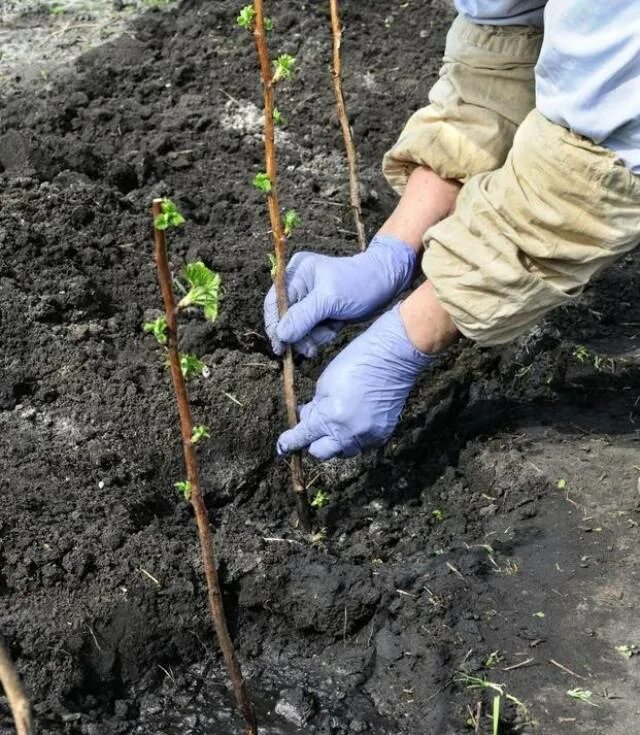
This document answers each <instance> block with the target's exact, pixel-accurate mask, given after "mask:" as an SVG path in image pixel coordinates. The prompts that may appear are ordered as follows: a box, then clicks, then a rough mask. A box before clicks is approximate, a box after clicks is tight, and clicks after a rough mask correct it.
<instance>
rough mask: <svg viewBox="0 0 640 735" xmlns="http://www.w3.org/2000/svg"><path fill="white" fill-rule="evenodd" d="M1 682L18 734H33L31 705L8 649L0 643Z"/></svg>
mask: <svg viewBox="0 0 640 735" xmlns="http://www.w3.org/2000/svg"><path fill="white" fill-rule="evenodd" d="M0 684H2V688H3V689H4V692H5V694H6V695H7V700H8V702H9V708H10V709H11V714H12V715H13V721H14V723H15V726H16V733H17V735H32V733H33V724H32V722H31V707H30V705H29V700H28V699H27V697H26V695H25V693H24V689H23V688H22V682H21V681H20V677H19V676H18V672H17V671H16V667H15V666H14V665H13V661H12V660H11V658H10V657H9V653H8V652H7V649H6V648H5V647H4V646H3V645H2V644H1V643H0Z"/></svg>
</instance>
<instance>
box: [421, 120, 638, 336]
mask: <svg viewBox="0 0 640 735" xmlns="http://www.w3.org/2000/svg"><path fill="white" fill-rule="evenodd" d="M638 243H640V176H634V175H633V174H632V173H631V172H630V171H629V169H627V168H626V167H625V166H624V165H623V164H622V163H621V162H620V161H619V160H618V159H617V157H616V155H615V154H614V153H612V152H611V151H610V150H608V149H605V148H602V147H601V146H598V145H595V144H594V143H592V142H591V141H589V140H587V139H586V138H582V137H581V136H578V135H575V134H573V133H571V132H570V131H568V130H567V129H566V128H563V127H562V126H560V125H555V124H553V123H551V122H549V121H548V120H547V119H546V118H544V117H543V116H542V115H541V114H540V113H539V112H537V111H533V112H531V113H530V114H529V115H528V116H527V118H526V120H525V121H524V122H523V123H522V125H521V126H520V128H519V129H518V132H517V134H516V136H515V139H514V142H513V149H512V150H511V152H510V153H509V156H508V158H507V160H506V162H505V164H504V166H503V167H502V168H501V169H498V170H496V171H493V172H489V173H485V174H480V175H478V176H475V177H474V178H472V179H471V180H470V181H469V182H468V183H467V184H466V185H465V186H464V187H463V188H462V190H461V192H460V195H459V197H458V201H457V204H456V210H455V212H454V214H453V215H452V216H450V217H448V218H447V219H445V220H443V221H442V222H440V223H438V224H437V225H435V226H434V227H432V228H431V229H430V230H428V232H427V233H426V235H425V247H426V251H425V255H424V258H423V269H424V272H425V274H426V275H427V277H428V278H429V279H430V280H431V282H432V284H433V286H434V288H435V290H436V292H437V294H438V296H439V298H440V301H441V303H442V305H443V306H444V308H445V309H446V310H447V311H448V312H449V313H450V315H451V316H452V318H453V320H454V321H455V323H456V325H457V326H458V328H459V329H460V331H461V332H462V333H463V334H465V335H466V336H467V337H470V338H471V339H473V340H475V341H477V342H479V343H481V344H486V345H491V344H500V343H503V342H507V341H509V340H512V339H514V338H515V337H517V336H519V335H520V334H522V333H523V332H525V331H527V330H528V329H529V328H530V327H532V326H533V325H534V324H535V323H536V322H537V321H538V320H539V319H540V318H541V317H542V316H543V315H544V314H545V313H546V312H548V311H549V310H551V309H553V308H554V307H556V306H559V305H561V304H565V303H567V302H570V301H571V300H572V299H573V298H575V296H577V295H578V294H580V292H581V291H582V289H583V287H584V286H585V285H586V284H587V283H588V281H589V280H590V279H591V278H592V277H593V276H594V275H595V274H596V273H598V272H599V271H600V270H602V269H603V268H605V267H606V266H607V265H609V264H610V263H611V262H613V261H614V260H615V259H616V258H618V257H620V256H621V255H623V254H624V253H627V252H628V251H629V250H631V249H633V248H634V247H635V246H636V245H638Z"/></svg>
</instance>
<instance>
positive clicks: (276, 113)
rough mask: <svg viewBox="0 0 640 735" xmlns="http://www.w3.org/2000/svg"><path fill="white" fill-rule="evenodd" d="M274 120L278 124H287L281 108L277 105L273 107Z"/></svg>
mask: <svg viewBox="0 0 640 735" xmlns="http://www.w3.org/2000/svg"><path fill="white" fill-rule="evenodd" d="M273 122H274V123H275V124H276V125H284V124H285V119H284V117H282V113H281V112H280V110H279V109H278V108H277V107H274V108H273Z"/></svg>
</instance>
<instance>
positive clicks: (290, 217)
mask: <svg viewBox="0 0 640 735" xmlns="http://www.w3.org/2000/svg"><path fill="white" fill-rule="evenodd" d="M301 224H302V220H301V219H300V215H299V214H298V212H297V211H296V210H295V209H287V211H286V212H285V213H284V217H283V218H282V226H283V228H284V235H285V237H289V236H290V235H291V233H292V232H293V231H294V230H295V229H296V228H298V227H300V225H301Z"/></svg>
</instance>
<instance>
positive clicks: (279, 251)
mask: <svg viewBox="0 0 640 735" xmlns="http://www.w3.org/2000/svg"><path fill="white" fill-rule="evenodd" d="M253 8H254V11H255V23H254V29H253V34H254V37H255V42H256V49H257V51H258V58H259V61H260V75H261V77H262V86H263V93H264V155H265V166H266V174H267V177H268V181H269V188H268V190H267V191H265V193H266V196H267V205H268V208H269V220H270V222H271V231H272V235H273V246H274V251H275V273H274V282H275V287H276V294H277V299H278V312H279V314H280V318H282V317H283V316H284V315H285V314H286V312H287V308H288V304H287V290H286V274H285V268H286V258H287V243H286V239H285V234H284V228H283V225H282V217H281V215H280V205H279V202H278V192H277V179H278V169H277V163H276V144H275V123H274V77H273V75H272V71H271V57H270V54H269V46H268V44H267V37H266V32H265V17H264V4H263V2H262V0H255V2H254V4H253ZM282 383H283V393H284V401H285V405H286V409H287V421H288V423H289V428H293V427H294V426H296V424H297V423H298V403H297V400H296V391H295V379H294V364H293V352H292V350H291V347H287V350H286V352H285V353H284V356H283V362H282ZM290 466H291V484H292V486H293V491H294V494H295V498H296V507H297V511H298V519H299V521H300V526H301V527H302V529H303V530H304V531H306V532H307V533H309V532H310V531H311V509H310V506H309V499H308V498H307V494H306V490H305V486H304V475H303V471H302V459H301V457H300V454H299V453H296V454H294V455H293V456H292V457H291V465H290Z"/></svg>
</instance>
